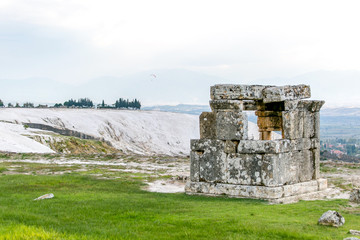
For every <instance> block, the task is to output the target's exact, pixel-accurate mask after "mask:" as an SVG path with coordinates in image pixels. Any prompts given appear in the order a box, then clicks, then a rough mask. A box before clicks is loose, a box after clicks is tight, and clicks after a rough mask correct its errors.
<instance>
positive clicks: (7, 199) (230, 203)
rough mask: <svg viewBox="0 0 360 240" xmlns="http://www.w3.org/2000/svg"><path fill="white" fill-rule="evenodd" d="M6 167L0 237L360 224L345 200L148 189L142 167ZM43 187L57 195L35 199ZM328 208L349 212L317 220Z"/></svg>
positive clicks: (210, 234) (243, 231) (315, 235)
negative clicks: (105, 174)
mask: <svg viewBox="0 0 360 240" xmlns="http://www.w3.org/2000/svg"><path fill="white" fill-rule="evenodd" d="M9 167H11V163H10V164H7V163H1V164H0V169H2V172H3V173H2V175H1V176H0V178H1V180H2V181H0V188H1V189H2V191H1V193H0V201H1V206H2V207H1V208H0V239H271V240H274V239H309V240H310V239H312V240H313V239H343V238H345V237H349V234H348V232H349V229H357V228H358V226H359V225H360V218H359V217H358V215H359V213H360V211H359V208H358V207H357V208H356V207H350V206H349V205H348V202H347V201H346V200H332V201H306V202H299V203H296V204H288V205H268V204H267V203H266V202H264V201H259V200H248V199H231V198H227V197H204V196H187V195H185V194H183V193H178V194H161V193H150V192H146V191H143V190H141V188H142V187H143V186H144V184H143V183H142V180H144V179H147V178H148V176H146V175H144V174H140V173H138V174H136V173H127V172H116V174H117V176H116V178H115V179H114V178H113V179H104V178H101V179H100V178H98V177H97V175H98V173H101V171H102V170H101V169H98V168H95V169H93V170H86V171H84V170H82V169H81V168H79V167H77V166H56V165H54V166H51V165H41V164H27V167H30V168H28V169H27V172H30V173H32V174H30V175H24V174H15V175H13V174H9V175H7V174H6V171H7V168H9ZM112 168H114V167H112ZM44 169H46V170H47V171H46V172H52V173H53V174H52V175H47V174H44V175H43V174H39V173H41V171H43V170H44ZM80 170H82V171H80ZM18 171H22V168H18ZM62 172H66V173H65V174H62V175H61V173H62ZM59 174H60V175H59ZM46 193H53V194H54V195H55V197H54V198H53V199H48V200H43V201H33V199H35V198H37V197H39V196H41V195H43V194H46ZM329 209H332V210H337V211H339V212H341V214H342V215H343V216H344V217H345V219H346V224H345V225H344V226H343V227H339V228H333V227H327V226H320V225H317V220H318V219H319V217H320V216H321V215H322V213H324V212H325V211H327V210H329Z"/></svg>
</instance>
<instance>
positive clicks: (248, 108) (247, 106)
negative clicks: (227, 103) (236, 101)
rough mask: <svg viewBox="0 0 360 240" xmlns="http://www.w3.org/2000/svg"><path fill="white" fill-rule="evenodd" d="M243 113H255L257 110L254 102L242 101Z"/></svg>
mask: <svg viewBox="0 0 360 240" xmlns="http://www.w3.org/2000/svg"><path fill="white" fill-rule="evenodd" d="M243 105H244V111H255V110H257V103H256V101H252V100H243Z"/></svg>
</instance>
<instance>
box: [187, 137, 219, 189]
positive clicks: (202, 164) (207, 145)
mask: <svg viewBox="0 0 360 240" xmlns="http://www.w3.org/2000/svg"><path fill="white" fill-rule="evenodd" d="M224 147H225V142H224V141H220V140H211V139H200V140H191V150H192V151H193V152H194V153H193V154H192V155H191V157H192V159H191V162H192V164H193V165H194V166H195V167H197V165H196V164H198V169H199V176H198V178H199V181H205V182H224V181H225V172H226V153H225V152H224ZM196 161H197V162H198V163H196ZM193 177H194V178H195V177H196V175H195V174H193Z"/></svg>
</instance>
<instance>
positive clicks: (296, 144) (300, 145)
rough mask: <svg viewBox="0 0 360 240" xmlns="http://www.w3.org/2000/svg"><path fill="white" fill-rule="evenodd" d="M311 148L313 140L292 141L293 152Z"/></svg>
mask: <svg viewBox="0 0 360 240" xmlns="http://www.w3.org/2000/svg"><path fill="white" fill-rule="evenodd" d="M310 148H311V140H310V139H309V138H298V139H294V140H291V141H290V149H291V151H302V150H309V149H310Z"/></svg>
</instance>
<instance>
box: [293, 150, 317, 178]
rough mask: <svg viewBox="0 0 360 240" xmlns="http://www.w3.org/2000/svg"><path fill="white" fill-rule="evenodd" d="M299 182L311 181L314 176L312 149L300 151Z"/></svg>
mask: <svg viewBox="0 0 360 240" xmlns="http://www.w3.org/2000/svg"><path fill="white" fill-rule="evenodd" d="M298 153H299V155H297V157H298V161H299V182H305V181H310V180H312V179H313V176H314V163H313V161H312V155H311V151H310V150H302V151H298Z"/></svg>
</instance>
